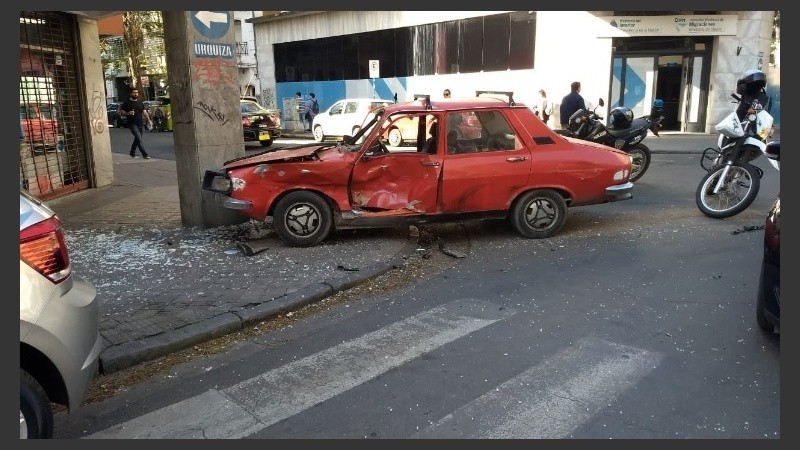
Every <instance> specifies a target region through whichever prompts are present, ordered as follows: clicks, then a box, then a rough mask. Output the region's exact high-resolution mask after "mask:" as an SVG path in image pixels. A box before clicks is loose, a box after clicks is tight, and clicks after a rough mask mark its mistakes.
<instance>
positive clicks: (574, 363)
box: [412, 339, 661, 439]
mask: <svg viewBox="0 0 800 450" xmlns="http://www.w3.org/2000/svg"><path fill="white" fill-rule="evenodd" d="M660 360H661V357H660V356H659V355H658V354H655V353H651V352H648V351H645V350H642V349H637V348H634V347H628V346H624V345H619V344H614V343H611V342H607V341H603V340H600V339H584V340H582V341H580V342H578V343H577V344H576V345H574V346H572V347H571V348H569V349H567V350H564V351H562V352H560V353H558V354H557V355H555V356H554V357H552V358H548V359H547V360H545V361H544V362H543V363H542V364H539V365H537V366H534V367H532V368H531V369H529V370H527V371H525V372H523V373H521V374H520V375H518V376H516V377H514V378H512V379H510V380H508V381H507V382H505V383H503V384H501V385H499V386H497V388H496V389H492V390H491V391H490V392H488V393H486V394H484V395H482V396H481V397H479V398H477V399H475V400H474V401H472V402H470V403H468V404H466V405H464V406H463V407H461V408H459V409H457V410H455V411H454V412H452V413H450V414H448V415H447V416H445V417H443V418H442V419H441V420H439V421H438V422H436V423H435V424H433V425H432V426H431V427H429V428H426V429H425V430H421V431H420V432H418V433H416V434H415V435H414V436H412V437H413V438H463V439H476V438H481V439H562V438H565V437H568V436H569V434H570V433H571V432H572V431H574V430H575V429H576V428H577V427H578V426H580V425H581V424H583V423H584V422H585V421H586V420H588V419H589V418H591V417H592V416H593V415H594V414H597V413H598V412H600V411H601V410H602V409H604V408H606V407H607V406H608V405H609V404H611V403H612V402H614V400H615V399H616V397H617V396H619V395H620V394H621V393H622V392H624V391H625V390H626V389H628V388H630V387H631V386H633V385H635V384H636V383H637V382H638V381H639V380H640V379H641V378H643V377H644V376H645V375H647V374H648V373H650V372H651V371H652V370H653V369H654V368H655V367H656V366H657V365H658V364H659V362H660Z"/></svg>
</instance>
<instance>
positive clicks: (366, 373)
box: [57, 150, 781, 445]
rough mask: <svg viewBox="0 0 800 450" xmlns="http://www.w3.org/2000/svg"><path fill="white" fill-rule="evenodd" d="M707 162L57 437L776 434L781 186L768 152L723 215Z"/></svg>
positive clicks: (274, 339)
mask: <svg viewBox="0 0 800 450" xmlns="http://www.w3.org/2000/svg"><path fill="white" fill-rule="evenodd" d="M154 151H155V150H154ZM698 159H699V156H698V155H696V154H677V153H671V154H657V155H655V156H654V159H653V162H652V163H651V166H650V169H649V170H648V172H647V173H646V174H645V175H644V176H643V178H642V179H641V180H640V181H639V182H637V183H636V187H635V191H634V198H633V199H631V200H627V201H623V202H618V203H612V204H605V205H593V206H586V207H578V208H573V209H571V210H570V211H569V213H568V217H567V222H566V225H565V226H564V228H563V230H562V231H561V232H560V233H559V234H558V235H557V236H555V237H553V238H550V239H544V240H528V239H523V238H520V237H519V236H518V235H516V234H515V233H514V232H513V231H512V230H511V228H510V227H509V226H508V225H506V224H505V223H504V222H502V221H484V222H468V223H465V224H463V225H464V229H465V230H466V233H467V235H468V237H469V239H468V247H467V248H466V253H467V255H468V256H467V257H466V258H463V259H460V260H459V261H458V263H456V264H455V265H453V267H451V268H449V269H447V270H445V271H443V272H441V273H438V274H437V275H435V276H433V277H432V278H430V279H427V280H425V281H421V282H418V283H411V284H407V285H405V286H403V287H401V288H400V289H398V290H395V291H392V292H388V293H381V294H378V295H370V294H369V293H366V294H363V295H361V296H358V297H357V298H353V299H352V300H350V301H348V302H345V303H344V304H341V305H338V306H334V307H333V308H331V309H329V310H327V311H325V312H322V313H320V314H317V315H313V316H311V317H309V318H306V319H304V320H302V321H298V322H296V323H294V324H292V325H291V326H289V327H286V328H283V329H281V330H278V331H274V332H270V333H267V334H264V335H262V336H260V337H258V338H255V339H252V340H247V341H245V342H242V343H240V344H239V345H238V346H236V347H235V348H234V349H233V350H231V351H229V352H227V353H225V354H221V355H217V356H212V357H208V358H203V359H199V360H196V361H193V362H191V363H188V364H185V365H182V366H178V367H176V368H174V369H173V370H171V371H170V372H169V373H168V374H167V375H166V376H160V377H157V378H153V379H150V380H147V381H144V382H142V383H140V384H138V385H135V386H131V387H130V388H129V389H128V390H126V391H125V392H122V393H120V394H118V395H116V396H115V397H113V398H111V399H109V400H107V401H105V402H102V403H99V404H93V405H88V406H87V407H86V408H82V409H81V410H79V411H77V412H76V413H75V414H74V415H73V414H71V415H70V416H68V417H60V418H59V423H57V433H58V434H60V436H61V437H69V438H73V437H94V438H102V437H105V438H121V437H127V438H132V437H137V438H244V437H248V438H353V439H365V438H366V439H369V438H430V437H433V438H441V437H459V438H555V439H560V438H576V439H609V438H613V439H637V438H643V439H651V438H657V439H778V438H780V437H781V428H780V412H781V407H780V403H781V385H780V367H781V366H780V337H778V336H775V335H771V334H768V333H764V332H763V331H762V330H761V329H760V328H759V327H758V326H757V325H756V322H755V310H754V306H755V299H756V288H757V283H758V271H759V267H760V258H761V254H762V242H763V231H762V230H760V229H758V226H760V225H763V222H764V217H765V215H766V212H767V209H768V208H769V206H770V204H771V202H772V200H773V199H774V198H775V196H776V195H777V194H778V190H779V174H778V172H777V171H775V170H773V169H772V168H771V167H769V166H768V163H767V162H766V160H765V159H764V158H759V159H758V160H757V161H756V165H759V166H761V167H762V168H763V169H764V178H763V179H762V185H761V191H760V193H759V195H758V197H757V198H756V200H755V202H754V203H753V204H752V205H751V206H750V208H748V209H747V210H745V211H744V212H743V213H741V214H739V215H737V216H735V217H732V218H729V219H725V220H715V219H710V218H707V217H705V216H703V215H702V214H701V213H700V212H699V210H698V209H697V207H696V205H695V204H694V190H695V188H696V186H697V183H698V181H699V180H700V178H701V177H702V175H703V171H702V169H701V168H700V166H699V165H698V163H697V161H698ZM752 226H755V227H756V229H755V230H753V231H745V230H746V229H747V228H746V227H752ZM430 230H431V232H432V233H434V234H435V233H437V232H438V231H437V227H431V228H430ZM681 445H687V444H684V443H682V444H681ZM688 445H691V443H688ZM703 445H707V443H704V444H703Z"/></svg>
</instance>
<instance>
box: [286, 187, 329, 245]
mask: <svg viewBox="0 0 800 450" xmlns="http://www.w3.org/2000/svg"><path fill="white" fill-rule="evenodd" d="M273 226H274V227H275V231H276V232H277V234H278V237H280V238H281V240H282V241H283V242H285V243H287V244H288V245H290V246H292V247H311V246H313V245H316V244H319V243H320V242H322V241H323V240H324V239H325V238H326V237H328V235H329V234H330V232H331V231H332V229H333V212H332V210H331V207H330V205H329V204H328V202H326V201H325V199H324V198H322V197H321V196H320V195H319V194H316V193H314V192H310V191H295V192H291V193H289V194H288V195H286V196H285V197H283V198H282V199H280V200H279V201H278V204H277V205H276V206H275V213H274V215H273Z"/></svg>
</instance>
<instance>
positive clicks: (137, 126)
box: [117, 88, 153, 159]
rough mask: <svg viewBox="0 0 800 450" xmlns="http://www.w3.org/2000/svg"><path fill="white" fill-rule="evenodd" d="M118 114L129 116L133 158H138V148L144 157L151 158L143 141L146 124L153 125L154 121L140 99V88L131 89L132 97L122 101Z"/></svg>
mask: <svg viewBox="0 0 800 450" xmlns="http://www.w3.org/2000/svg"><path fill="white" fill-rule="evenodd" d="M117 114H119V115H120V116H122V117H127V118H128V128H130V130H131V134H133V143H132V144H131V152H130V155H131V158H136V149H137V148H138V149H139V151H140V152H141V153H142V158H144V159H150V156H149V155H148V154H147V151H145V149H144V144H143V143H142V133H143V132H144V125H145V123H147V124H148V125H149V126H151V127H152V126H153V121H152V120H150V114H149V113H148V112H147V109H145V107H144V103H142V102H141V101H140V100H139V90H138V89H136V88H133V89H131V93H130V98H128V100H125V101H124V102H122V104H121V105H120V106H119V109H118V110H117Z"/></svg>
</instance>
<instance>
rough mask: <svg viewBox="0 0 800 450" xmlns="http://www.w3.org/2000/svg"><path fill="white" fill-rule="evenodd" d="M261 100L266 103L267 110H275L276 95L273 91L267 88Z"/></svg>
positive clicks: (262, 93) (264, 104)
mask: <svg viewBox="0 0 800 450" xmlns="http://www.w3.org/2000/svg"><path fill="white" fill-rule="evenodd" d="M261 100H262V101H263V102H264V103H263V106H264V107H265V108H275V93H274V92H272V89H270V88H267V89H264V90H263V91H261Z"/></svg>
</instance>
